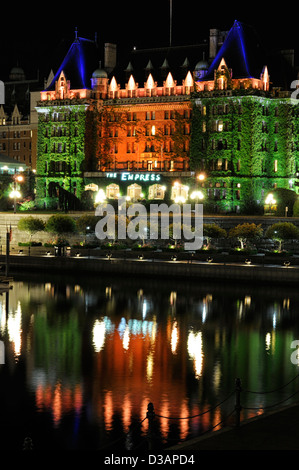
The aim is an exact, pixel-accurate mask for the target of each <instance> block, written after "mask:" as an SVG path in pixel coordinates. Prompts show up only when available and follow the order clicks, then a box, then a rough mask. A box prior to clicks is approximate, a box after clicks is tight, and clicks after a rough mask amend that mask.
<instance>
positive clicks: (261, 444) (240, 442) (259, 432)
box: [170, 404, 299, 453]
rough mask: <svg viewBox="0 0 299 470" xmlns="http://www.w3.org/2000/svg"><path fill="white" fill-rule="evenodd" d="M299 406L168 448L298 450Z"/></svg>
mask: <svg viewBox="0 0 299 470" xmlns="http://www.w3.org/2000/svg"><path fill="white" fill-rule="evenodd" d="M298 421H299V405H298V404H295V405H290V406H286V407H284V408H282V409H279V410H278V411H274V412H272V413H268V414H265V415H261V416H258V417H256V418H251V419H250V420H247V421H244V422H243V423H241V424H240V426H239V427H226V428H223V429H222V430H220V431H215V432H212V433H209V434H207V435H203V436H202V437H198V438H194V439H192V440H189V441H186V442H184V443H181V444H179V445H176V446H173V447H171V448H170V450H172V451H173V452H177V451H181V452H182V453H183V452H184V451H270V452H276V451H289V452H291V451H298V450H299V433H298Z"/></svg>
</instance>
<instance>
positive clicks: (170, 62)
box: [111, 43, 208, 86]
mask: <svg viewBox="0 0 299 470" xmlns="http://www.w3.org/2000/svg"><path fill="white" fill-rule="evenodd" d="M205 55H206V56H207V55H208V44H207V43H205V44H195V45H186V46H172V47H160V48H155V49H139V50H138V49H134V50H132V51H131V52H130V53H129V54H128V55H126V56H125V57H123V58H122V59H121V61H120V62H119V63H118V65H117V67H116V68H115V69H114V70H113V72H112V74H111V75H114V76H115V78H116V81H117V82H118V83H120V84H121V85H123V86H124V84H125V83H127V81H128V79H129V77H130V75H131V74H132V75H133V76H134V79H135V82H137V83H139V86H143V83H144V82H145V81H146V80H147V78H148V75H149V74H150V73H151V74H152V76H153V79H154V80H155V81H156V82H158V86H162V85H163V81H164V80H165V79H166V77H167V75H168V73H169V72H171V73H172V76H173V78H174V80H177V81H178V83H180V82H181V81H182V79H185V78H186V74H187V73H188V71H193V70H194V69H195V67H196V64H197V63H198V62H200V61H202V60H203V57H204V56H205Z"/></svg>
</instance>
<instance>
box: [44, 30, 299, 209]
mask: <svg viewBox="0 0 299 470" xmlns="http://www.w3.org/2000/svg"><path fill="white" fill-rule="evenodd" d="M104 49H105V51H104V60H103V67H102V65H101V63H99V51H98V48H97V45H96V43H95V42H94V41H89V40H86V39H82V38H79V37H77V35H76V38H75V40H74V42H73V44H72V45H71V47H70V49H69V51H68V53H67V55H66V57H65V59H64V61H63V62H62V64H61V67H60V68H59V70H58V71H57V73H56V74H55V76H54V78H53V80H52V82H51V84H50V85H49V86H48V87H47V88H46V89H45V90H44V91H42V92H41V96H40V98H41V99H40V101H39V102H38V105H37V108H36V109H37V113H38V142H37V201H38V202H39V204H40V205H41V206H44V207H45V206H46V207H55V205H57V204H59V202H60V203H61V202H62V201H63V202H64V203H66V202H67V203H68V207H69V208H71V207H72V208H76V207H79V206H80V204H82V202H84V203H85V204H86V203H87V201H88V198H89V202H90V207H93V204H94V202H96V201H97V198H98V197H99V198H100V200H102V199H103V198H104V197H105V198H106V199H107V200H113V199H117V198H118V197H120V196H126V197H127V198H128V199H130V200H132V201H136V200H169V201H171V200H172V201H181V202H184V201H188V202H190V201H191V200H192V199H193V200H194V198H196V197H199V199H200V200H201V201H202V202H203V204H204V207H206V210H208V211H211V212H218V211H220V212H231V211H232V212H239V211H242V210H245V209H246V208H248V207H249V206H250V205H261V204H263V199H264V196H265V194H266V192H267V191H268V190H269V189H271V188H273V187H284V188H286V187H288V188H290V187H291V188H292V189H294V188H296V184H297V175H299V173H297V171H299V161H298V142H297V135H298V125H299V124H298V122H299V119H298V106H297V103H298V101H297V100H296V99H292V98H291V93H290V91H284V88H283V86H281V85H280V84H278V85H277V86H274V83H273V82H272V75H271V73H272V72H271V70H272V69H271V68H270V64H271V63H274V65H275V70H276V69H277V60H274V61H273V59H272V62H271V59H270V61H269V64H267V63H265V62H263V61H264V60H265V58H264V57H262V59H261V60H260V59H259V55H260V54H259V52H260V49H258V47H257V44H256V42H255V40H252V37H251V36H250V34H248V31H247V28H246V27H244V26H243V25H242V24H241V23H239V22H237V21H236V22H235V23H234V24H233V26H232V28H231V29H230V30H229V31H227V32H220V31H218V30H211V31H210V38H209V42H204V43H202V44H198V45H194V46H182V47H169V48H159V49H153V50H136V49H133V50H132V51H131V53H130V54H129V56H126V57H124V59H123V60H121V61H117V60H116V49H115V45H113V44H105V48H104ZM278 69H279V70H280V71H281V68H279V67H278ZM283 70H284V71H286V70H287V68H285V69H283ZM273 73H274V68H273ZM270 77H271V81H270ZM294 78H296V77H294ZM288 85H291V82H289V83H288ZM87 195H88V196H87ZM87 205H88V204H87ZM85 207H87V206H86V205H85Z"/></svg>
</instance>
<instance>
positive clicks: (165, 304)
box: [0, 276, 299, 449]
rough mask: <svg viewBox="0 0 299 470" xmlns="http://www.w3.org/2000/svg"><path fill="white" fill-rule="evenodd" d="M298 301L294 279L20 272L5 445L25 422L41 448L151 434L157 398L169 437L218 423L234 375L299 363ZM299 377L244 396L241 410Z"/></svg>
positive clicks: (282, 371) (252, 377) (15, 442)
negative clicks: (185, 279) (282, 284)
mask: <svg viewBox="0 0 299 470" xmlns="http://www.w3.org/2000/svg"><path fill="white" fill-rule="evenodd" d="M298 306H299V295H298V294H297V292H296V291H293V290H290V291H286V289H285V288H284V289H283V291H280V290H279V289H277V288H275V289H271V288H262V289H258V288H256V287H249V286H242V285H240V286H239V287H238V288H237V289H236V287H235V286H234V288H232V287H231V286H229V285H224V284H223V285H221V286H220V285H218V284H214V285H213V284H209V285H200V286H199V285H198V284H195V283H194V284H192V283H189V284H188V285H184V284H183V283H182V284H177V285H174V284H172V283H167V282H164V283H161V282H158V281H151V280H148V279H147V280H138V281H137V280H123V279H121V280H118V279H105V280H91V279H78V278H77V279H74V280H73V281H72V279H63V278H62V279H58V278H53V279H51V278H50V277H48V278H47V279H45V280H44V281H42V280H41V279H39V280H37V279H34V277H31V279H30V277H29V276H28V278H27V279H26V281H24V280H17V279H16V281H15V283H14V286H13V290H12V291H10V292H9V294H3V295H2V296H1V297H0V334H1V340H2V341H3V342H4V344H5V356H6V361H5V364H3V365H0V379H3V380H2V384H3V387H2V392H1V397H2V400H1V405H0V407H1V415H2V416H4V417H5V418H4V422H5V425H6V426H7V429H8V432H7V434H6V437H5V439H6V447H7V448H17V447H18V446H20V445H21V442H22V440H23V439H24V438H25V437H26V435H27V434H29V435H30V436H31V437H32V438H33V441H34V443H35V447H37V448H51V449H53V448H54V449H55V448H64V449H77V448H82V449H101V448H104V447H105V446H109V445H111V443H115V442H117V446H118V448H121V447H125V446H127V448H132V446H133V448H134V446H143V445H145V446H146V445H147V443H146V440H145V437H146V433H147V429H148V422H147V420H146V419H145V417H146V413H147V406H148V403H149V402H152V403H154V406H155V411H156V413H157V415H158V418H157V420H156V425H157V429H156V433H157V435H158V438H159V442H160V444H161V445H164V444H166V443H168V444H173V443H175V442H177V441H178V440H184V439H187V438H191V437H194V436H196V435H198V434H199V433H201V432H203V431H206V430H209V429H211V428H213V427H215V429H217V424H218V423H220V422H222V420H223V419H224V418H225V416H227V415H228V414H230V412H231V410H232V409H233V406H234V401H233V399H232V400H230V401H224V399H225V398H226V397H227V396H230V394H231V392H232V391H233V389H234V381H235V378H236V377H240V378H241V380H242V383H243V384H244V385H245V388H247V389H248V390H256V391H259V390H274V389H276V388H277V389H278V388H280V387H281V386H282V385H284V384H285V383H287V382H289V380H290V379H292V378H293V377H294V376H295V375H296V374H297V373H298V367H297V366H296V365H294V364H292V363H291V361H290V354H291V352H292V351H291V350H290V345H291V342H292V341H293V340H295V339H299V331H298ZM297 386H298V384H296V383H292V384H291V388H289V389H288V390H286V391H285V392H284V391H283V392H281V391H278V392H277V393H276V394H275V395H274V396H271V397H269V396H268V395H255V396H254V397H252V396H251V397H249V398H248V397H245V396H244V397H243V396H242V400H244V404H246V405H248V406H247V407H246V406H245V408H249V409H248V410H246V409H245V410H244V411H243V416H242V417H250V416H253V415H254V414H256V413H260V412H262V409H263V407H265V406H266V405H269V403H275V402H277V401H279V400H280V399H281V398H283V397H284V396H286V397H288V396H290V395H291V394H292V393H293V392H294V390H295V389H296V387H297ZM284 393H285V394H286V395H283V394H284ZM222 401H224V403H223V405H221V406H220V407H217V406H216V405H217V404H219V403H220V402H222ZM24 403H25V406H24ZM188 417H190V419H186V418H188ZM174 418H177V419H174ZM113 445H115V444H113ZM119 446H120V447H119Z"/></svg>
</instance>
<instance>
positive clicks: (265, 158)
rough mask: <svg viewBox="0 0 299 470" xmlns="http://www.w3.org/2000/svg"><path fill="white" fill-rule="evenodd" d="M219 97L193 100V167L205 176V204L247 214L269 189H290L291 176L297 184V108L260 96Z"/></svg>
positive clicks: (287, 100) (288, 103)
mask: <svg viewBox="0 0 299 470" xmlns="http://www.w3.org/2000/svg"><path fill="white" fill-rule="evenodd" d="M218 94H219V95H220V96H216V95H217V93H213V94H208V93H207V94H205V93H198V94H195V95H194V96H193V114H192V115H193V119H192V133H191V143H190V166H191V169H192V170H194V171H204V172H205V173H206V176H207V178H206V180H205V184H204V188H205V192H206V201H207V202H206V203H205V204H206V206H208V205H209V207H214V210H221V211H231V210H233V211H234V210H236V207H237V206H239V209H240V210H241V211H242V210H243V211H246V206H248V204H252V203H253V204H256V205H259V204H260V205H261V204H262V203H263V197H264V195H265V194H266V192H267V190H269V189H271V188H273V187H275V186H277V187H282V188H288V187H289V180H290V179H291V178H292V179H293V180H294V183H295V179H296V171H298V170H299V165H298V162H299V155H298V151H299V144H298V137H297V136H298V131H299V123H298V114H299V111H298V106H297V105H296V104H293V103H292V102H291V101H290V100H289V99H279V98H275V97H272V96H270V95H266V94H260V96H258V93H257V92H255V93H254V94H249V93H248V92H246V93H244V94H243V95H241V94H240V91H239V92H238V93H236V92H235V91H231V92H230V96H225V93H222V96H221V92H218ZM220 121H221V129H220V127H217V126H218V125H219V122H220ZM221 161H222V165H220V164H219V165H218V163H219V162H220V163H221ZM216 185H217V186H218V188H217V187H216ZM219 185H220V186H219ZM224 187H225V197H224V196H221V194H223V191H221V190H220V191H219V189H221V188H224ZM217 189H218V190H217ZM213 192H215V194H212V193H213ZM219 192H220V195H219Z"/></svg>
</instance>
